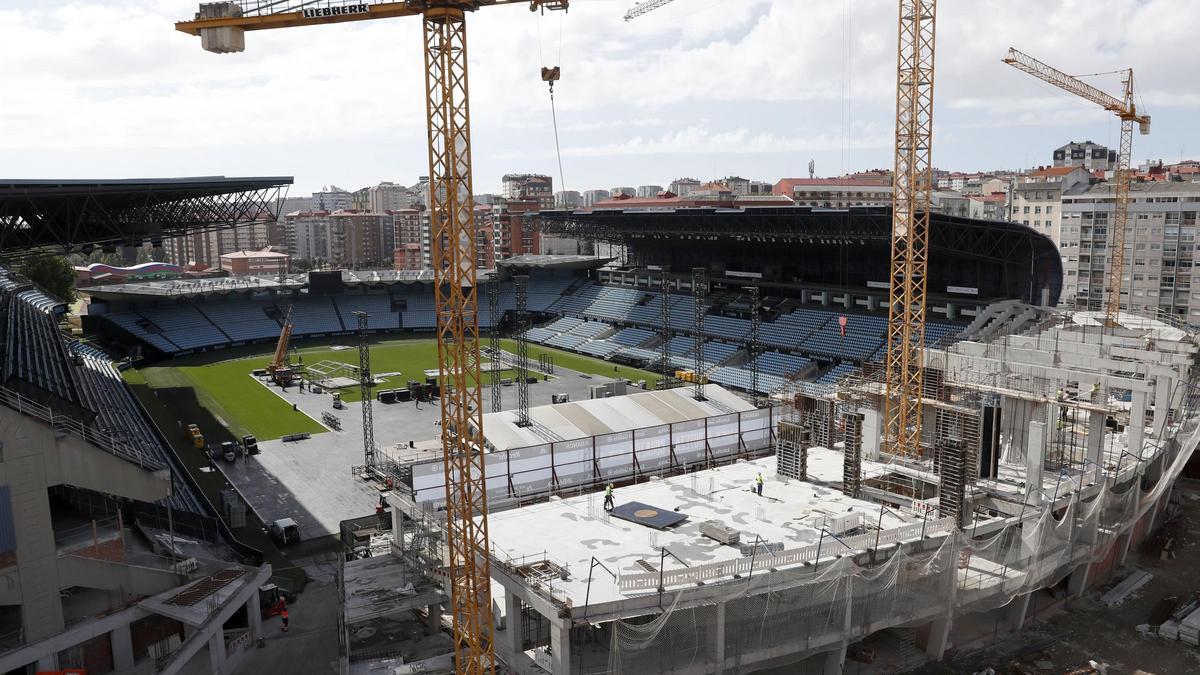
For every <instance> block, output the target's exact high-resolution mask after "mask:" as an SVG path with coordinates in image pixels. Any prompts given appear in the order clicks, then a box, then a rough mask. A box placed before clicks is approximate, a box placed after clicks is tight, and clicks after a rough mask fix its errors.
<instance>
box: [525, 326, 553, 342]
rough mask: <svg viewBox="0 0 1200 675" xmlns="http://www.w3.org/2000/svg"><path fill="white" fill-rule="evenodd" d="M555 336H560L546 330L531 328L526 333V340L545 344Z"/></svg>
mask: <svg viewBox="0 0 1200 675" xmlns="http://www.w3.org/2000/svg"><path fill="white" fill-rule="evenodd" d="M555 335H558V333H555V332H554V331H552V330H547V329H545V328H530V329H529V330H527V331H525V337H526V339H528V340H529V341H530V342H536V343H538V344H545V343H546V340H549V339H550V338H552V337H554V336H555Z"/></svg>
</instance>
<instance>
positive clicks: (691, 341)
mask: <svg viewBox="0 0 1200 675" xmlns="http://www.w3.org/2000/svg"><path fill="white" fill-rule="evenodd" d="M695 348H696V340H695V338H691V337H688V336H686V335H676V336H675V337H673V338H671V341H670V342H668V343H667V354H670V355H671V356H686V355H688V354H691V353H692V350H693V349H695Z"/></svg>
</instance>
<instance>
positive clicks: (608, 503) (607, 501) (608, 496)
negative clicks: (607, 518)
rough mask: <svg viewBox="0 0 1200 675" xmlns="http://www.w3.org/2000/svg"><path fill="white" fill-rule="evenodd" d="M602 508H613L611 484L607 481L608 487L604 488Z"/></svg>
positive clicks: (610, 509)
mask: <svg viewBox="0 0 1200 675" xmlns="http://www.w3.org/2000/svg"><path fill="white" fill-rule="evenodd" d="M604 510H605V511H612V510H613V484H612V483H609V484H608V487H605V488H604Z"/></svg>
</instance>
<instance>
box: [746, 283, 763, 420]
mask: <svg viewBox="0 0 1200 675" xmlns="http://www.w3.org/2000/svg"><path fill="white" fill-rule="evenodd" d="M746 290H748V291H750V332H749V333H748V334H747V336H746V354H747V355H748V356H749V357H750V394H751V395H752V396H753V397H754V403H755V405H758V404H759V402H760V401H761V400H762V399H761V398H760V397H759V395H760V394H761V393H762V391H761V390H762V388H761V387H760V386H759V384H758V381H759V377H758V374H759V370H760V369H761V366H760V364H759V362H758V357H759V355H761V354H762V348H761V345H760V344H759V340H758V337H759V331H760V329H761V328H762V298H761V297H759V289H758V286H747V287H746Z"/></svg>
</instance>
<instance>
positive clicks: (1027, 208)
mask: <svg viewBox="0 0 1200 675" xmlns="http://www.w3.org/2000/svg"><path fill="white" fill-rule="evenodd" d="M1021 213H1029V207H1028V206H1026V207H1025V210H1024V211H1022V212H1021Z"/></svg>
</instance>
